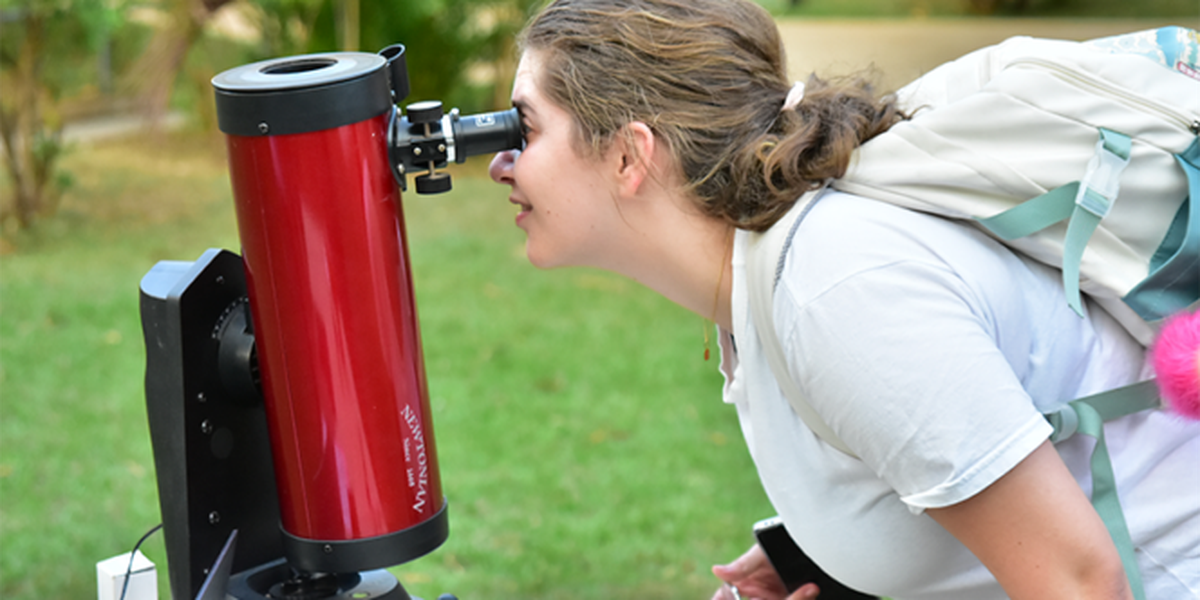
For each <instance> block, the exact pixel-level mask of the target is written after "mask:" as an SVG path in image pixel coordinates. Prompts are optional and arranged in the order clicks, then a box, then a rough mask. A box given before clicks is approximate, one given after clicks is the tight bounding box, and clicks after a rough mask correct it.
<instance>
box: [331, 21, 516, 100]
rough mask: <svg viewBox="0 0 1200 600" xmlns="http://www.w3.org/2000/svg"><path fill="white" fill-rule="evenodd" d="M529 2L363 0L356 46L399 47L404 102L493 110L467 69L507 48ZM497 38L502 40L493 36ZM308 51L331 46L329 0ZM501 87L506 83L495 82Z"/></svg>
mask: <svg viewBox="0 0 1200 600" xmlns="http://www.w3.org/2000/svg"><path fill="white" fill-rule="evenodd" d="M529 4H530V1H529V0H409V1H406V2H363V3H362V7H361V20H360V23H361V31H360V42H359V46H360V49H361V50H363V51H365V52H374V51H377V50H380V49H382V48H384V47H386V46H389V45H391V44H395V43H401V44H404V45H405V48H406V56H407V61H408V70H409V81H410V82H411V85H412V93H411V94H410V96H409V98H408V101H409V102H414V101H418V100H429V99H437V100H442V101H443V103H444V104H445V106H446V107H447V108H450V107H453V106H457V107H459V108H461V109H462V110H463V111H464V112H477V111H480V110H484V109H491V108H495V107H493V106H491V96H492V94H491V90H490V87H488V86H484V89H474V88H473V87H472V85H471V83H470V82H469V81H468V79H467V70H468V68H469V67H470V66H471V65H472V64H474V63H476V62H480V61H481V60H483V61H489V60H492V59H495V58H498V56H497V54H498V53H499V52H513V50H512V48H511V46H509V45H508V44H507V43H506V42H508V41H510V40H511V38H512V36H513V35H514V34H515V32H516V30H517V29H518V28H519V27H520V25H521V24H523V23H524V20H525V15H526V14H527V13H528V7H529ZM497 36H500V37H501V38H502V39H501V40H499V41H498V40H497ZM310 49H311V50H313V51H327V50H335V49H337V37H336V34H335V18H334V14H333V4H332V2H326V3H323V4H322V8H321V12H320V14H319V16H318V18H317V19H316V23H315V27H314V29H313V38H312V43H311V46H310ZM497 83H498V84H499V85H502V86H505V87H507V85H508V83H509V82H508V81H500V82H497Z"/></svg>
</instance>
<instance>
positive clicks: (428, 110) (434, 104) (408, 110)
mask: <svg viewBox="0 0 1200 600" xmlns="http://www.w3.org/2000/svg"><path fill="white" fill-rule="evenodd" d="M404 113H405V114H406V115H407V116H408V122H409V123H413V124H417V123H437V122H438V121H441V120H442V115H443V114H444V113H443V112H442V101H441V100H425V101H423V102H413V103H412V104H409V105H408V106H406V107H405V108H404Z"/></svg>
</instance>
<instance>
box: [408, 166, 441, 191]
mask: <svg viewBox="0 0 1200 600" xmlns="http://www.w3.org/2000/svg"><path fill="white" fill-rule="evenodd" d="M413 179H414V180H416V182H417V193H418V194H440V193H442V192H448V191H450V174H449V173H442V172H440V171H438V172H433V173H426V174H424V175H417V176H416V177H414V178H413Z"/></svg>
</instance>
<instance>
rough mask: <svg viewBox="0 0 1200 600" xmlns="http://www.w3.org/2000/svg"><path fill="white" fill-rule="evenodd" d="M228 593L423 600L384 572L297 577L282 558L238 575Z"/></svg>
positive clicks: (294, 598)
mask: <svg viewBox="0 0 1200 600" xmlns="http://www.w3.org/2000/svg"><path fill="white" fill-rule="evenodd" d="M227 594H228V597H229V598H234V599H236V600H365V599H369V600H420V598H414V597H412V596H409V595H408V592H405V591H404V587H403V586H401V585H400V582H399V581H397V580H396V577H395V576H394V575H392V574H391V573H389V572H387V571H385V570H382V569H380V570H377V571H364V572H362V573H342V574H336V575H334V574H323V575H304V576H301V577H297V576H296V571H295V570H293V569H292V568H291V567H290V566H289V565H288V563H287V561H285V560H283V559H280V560H277V561H274V562H270V563H267V564H264V565H261V566H259V567H256V568H253V569H249V570H246V571H243V572H241V573H237V574H235V575H234V576H233V577H231V578H230V579H229V588H228V590H227Z"/></svg>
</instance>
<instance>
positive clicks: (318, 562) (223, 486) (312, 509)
mask: <svg viewBox="0 0 1200 600" xmlns="http://www.w3.org/2000/svg"><path fill="white" fill-rule="evenodd" d="M212 83H213V87H214V89H215V94H216V104H217V117H218V123H219V126H220V129H221V131H222V132H223V133H224V134H225V138H226V147H227V151H228V157H229V174H230V181H231V185H232V189H233V196H234V203H235V207H236V214H237V223H238V235H239V239H240V243H241V248H240V254H238V253H235V252H233V251H230V250H226V249H210V250H208V251H206V252H205V253H203V255H201V256H200V257H199V258H198V259H196V260H194V261H162V262H159V263H158V264H156V265H154V267H153V268H152V269H151V270H150V271H149V272H148V273H146V275H145V276H144V277H143V279H142V281H141V286H140V288H141V290H140V291H141V300H140V303H141V316H142V328H143V333H144V336H145V345H146V407H147V416H148V420H149V425H150V434H151V442H152V445H153V451H154V460H155V468H156V471H157V474H158V475H157V476H158V482H157V483H158V491H159V504H160V508H161V511H162V518H163V534H164V538H165V544H166V551H167V563H168V571H169V573H170V587H171V595H172V597H173V598H174V599H175V600H184V599H193V598H194V599H199V600H217V599H220V600H226V599H227V598H233V599H236V600H266V599H268V598H270V599H272V600H324V599H337V600H350V599H354V600H364V599H372V600H375V599H381V600H413V597H412V596H410V595H409V594H408V593H407V592H406V591H405V590H404V588H403V586H402V585H401V584H400V582H399V581H397V579H396V578H395V577H394V576H393V575H391V574H390V573H389V572H388V571H386V568H387V567H391V566H395V565H399V564H402V563H405V562H408V561H411V560H414V559H416V558H419V557H421V556H424V555H426V554H428V553H430V552H432V551H434V550H435V549H437V548H438V547H439V546H440V545H441V544H442V543H443V542H444V541H445V540H446V539H447V537H448V535H449V525H448V517H447V502H446V499H445V498H444V496H443V494H442V484H441V477H440V474H439V470H438V462H437V452H436V445H435V443H434V431H433V427H432V419H431V417H432V414H431V411H430V406H429V394H428V388H427V384H426V378H425V368H424V359H423V354H422V348H421V335H420V329H419V323H418V319H417V308H416V303H415V300H414V294H413V286H414V282H413V277H412V272H411V267H410V261H409V252H408V247H407V240H406V228H405V221H404V215H403V208H402V203H401V191H407V180H408V178H410V177H411V178H412V179H413V181H414V185H415V188H416V192H417V193H421V194H433V193H440V192H445V191H447V190H449V189H450V188H451V181H450V175H449V174H448V173H446V172H445V171H444V170H443V169H444V168H445V167H447V166H448V164H449V163H451V162H456V163H461V162H463V161H465V160H466V159H467V158H468V157H470V156H476V155H482V154H491V153H495V152H499V151H503V150H508V149H514V148H520V147H521V146H522V143H523V141H522V137H521V130H520V118H519V117H518V115H517V112H516V109H510V110H505V111H499V112H490V113H482V114H476V115H461V114H459V111H458V110H457V109H454V110H451V111H449V112H445V111H443V108H442V104H441V102H439V101H436V100H434V101H424V102H417V103H413V104H409V105H407V106H406V107H405V109H404V110H401V109H400V107H399V105H400V103H401V102H402V101H403V100H404V99H405V98H406V97H407V96H408V94H409V80H408V73H407V65H406V63H405V48H404V46H402V45H399V44H397V45H393V46H389V47H388V48H385V49H383V50H382V51H381V52H379V53H377V54H370V53H361V52H337V53H322V54H308V55H302V56H294V57H286V58H279V59H273V60H267V61H262V62H257V63H253V64H248V65H244V66H240V67H237V68H234V69H230V70H228V71H225V72H223V73H221V74H219V75H217V76H216V77H215V78H213V81H212ZM444 597H445V598H451V597H450V596H444ZM415 600H419V599H415Z"/></svg>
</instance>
